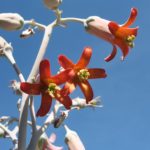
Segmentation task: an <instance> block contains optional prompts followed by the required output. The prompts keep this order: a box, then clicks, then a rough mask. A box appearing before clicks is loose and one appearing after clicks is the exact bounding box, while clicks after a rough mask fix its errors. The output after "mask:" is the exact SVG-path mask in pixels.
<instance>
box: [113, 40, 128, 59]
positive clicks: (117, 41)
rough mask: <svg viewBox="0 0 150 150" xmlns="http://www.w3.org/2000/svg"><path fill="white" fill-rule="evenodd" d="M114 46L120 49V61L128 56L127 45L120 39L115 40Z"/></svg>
mask: <svg viewBox="0 0 150 150" xmlns="http://www.w3.org/2000/svg"><path fill="white" fill-rule="evenodd" d="M115 43H116V45H118V46H119V48H120V49H121V51H122V53H123V56H122V60H124V58H125V57H126V56H127V55H128V53H129V47H128V45H127V43H126V42H125V41H123V40H120V39H116V41H115Z"/></svg>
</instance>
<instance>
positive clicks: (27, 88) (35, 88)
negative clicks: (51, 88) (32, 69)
mask: <svg viewBox="0 0 150 150" xmlns="http://www.w3.org/2000/svg"><path fill="white" fill-rule="evenodd" d="M20 89H21V90H22V91H23V92H25V93H27V94H30V95H39V94H40V93H41V85H40V84H37V83H27V82H21V84H20Z"/></svg>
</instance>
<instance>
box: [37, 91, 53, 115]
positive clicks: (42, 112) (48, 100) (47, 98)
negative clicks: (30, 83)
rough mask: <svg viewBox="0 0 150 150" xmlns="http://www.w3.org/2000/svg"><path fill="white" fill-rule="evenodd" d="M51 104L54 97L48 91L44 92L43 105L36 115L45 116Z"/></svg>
mask: <svg viewBox="0 0 150 150" xmlns="http://www.w3.org/2000/svg"><path fill="white" fill-rule="evenodd" d="M51 104H52V97H51V96H50V95H48V94H47V93H42V101H41V105H40V108H39V110H38V112H37V114H36V116H40V117H42V116H45V115H46V114H47V113H48V112H49V110H50V107H51Z"/></svg>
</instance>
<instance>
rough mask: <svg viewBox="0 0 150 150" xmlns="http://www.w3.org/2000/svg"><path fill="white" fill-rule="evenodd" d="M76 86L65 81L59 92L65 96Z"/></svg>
mask: <svg viewBox="0 0 150 150" xmlns="http://www.w3.org/2000/svg"><path fill="white" fill-rule="evenodd" d="M75 88H76V84H75V83H73V82H67V83H66V84H65V85H64V87H63V88H62V89H61V93H62V94H63V95H64V96H66V95H69V94H70V93H72V92H73V91H74V90H75Z"/></svg>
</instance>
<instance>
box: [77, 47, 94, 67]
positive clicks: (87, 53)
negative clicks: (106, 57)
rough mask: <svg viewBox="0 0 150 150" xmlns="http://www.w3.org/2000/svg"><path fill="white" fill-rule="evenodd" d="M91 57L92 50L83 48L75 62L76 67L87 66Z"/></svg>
mask: <svg viewBox="0 0 150 150" xmlns="http://www.w3.org/2000/svg"><path fill="white" fill-rule="evenodd" d="M91 56H92V48H90V47H86V48H84V51H83V53H82V55H81V57H80V59H79V61H78V62H77V64H76V67H79V68H85V67H86V66H87V65H88V64H89V61H90V58H91Z"/></svg>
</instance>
